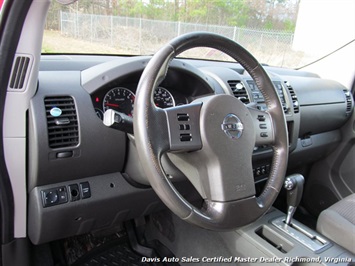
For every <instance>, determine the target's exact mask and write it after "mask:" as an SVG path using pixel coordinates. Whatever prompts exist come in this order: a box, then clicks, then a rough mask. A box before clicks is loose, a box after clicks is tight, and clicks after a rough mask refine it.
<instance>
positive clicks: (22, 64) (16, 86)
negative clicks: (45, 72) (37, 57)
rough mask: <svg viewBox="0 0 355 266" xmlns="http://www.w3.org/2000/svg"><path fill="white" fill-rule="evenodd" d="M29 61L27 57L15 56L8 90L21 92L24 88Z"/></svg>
mask: <svg viewBox="0 0 355 266" xmlns="http://www.w3.org/2000/svg"><path fill="white" fill-rule="evenodd" d="M30 63H31V59H30V57H28V56H17V57H16V59H15V65H14V68H13V70H12V73H11V79H10V85H9V90H11V91H22V90H24V89H25V88H26V86H25V84H26V83H25V82H26V81H27V76H28V75H27V73H28V70H29V66H30Z"/></svg>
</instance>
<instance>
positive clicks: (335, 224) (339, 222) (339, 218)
mask: <svg viewBox="0 0 355 266" xmlns="http://www.w3.org/2000/svg"><path fill="white" fill-rule="evenodd" d="M317 231H318V232H320V233H321V234H323V235H324V236H326V237H328V238H329V239H331V240H332V241H334V242H335V243H337V244H338V245H340V246H342V247H344V248H346V249H347V250H349V251H351V252H352V253H354V254H355V194H352V195H350V196H348V197H346V198H344V199H342V200H340V201H339V202H337V203H335V204H334V205H332V206H330V207H329V208H328V209H326V210H324V211H323V212H322V213H321V214H320V215H319V217H318V222H317Z"/></svg>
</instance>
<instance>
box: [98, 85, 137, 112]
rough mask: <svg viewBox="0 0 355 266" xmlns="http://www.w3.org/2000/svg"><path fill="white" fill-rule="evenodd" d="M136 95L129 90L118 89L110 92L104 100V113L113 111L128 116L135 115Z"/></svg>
mask: <svg viewBox="0 0 355 266" xmlns="http://www.w3.org/2000/svg"><path fill="white" fill-rule="evenodd" d="M134 99H135V95H134V93H133V92H131V91H130V90H129V89H126V88H123V87H118V88H113V89H111V90H109V91H108V92H107V93H106V95H105V97H104V100H103V110H104V112H105V111H106V110H108V109H113V110H115V111H117V112H121V113H124V114H126V115H128V116H132V115H133V107H134Z"/></svg>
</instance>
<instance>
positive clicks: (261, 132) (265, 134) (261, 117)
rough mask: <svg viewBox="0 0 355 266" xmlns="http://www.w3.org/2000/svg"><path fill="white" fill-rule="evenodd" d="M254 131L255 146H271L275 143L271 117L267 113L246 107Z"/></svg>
mask: <svg viewBox="0 0 355 266" xmlns="http://www.w3.org/2000/svg"><path fill="white" fill-rule="evenodd" d="M248 109H249V112H250V114H251V115H252V119H253V122H254V129H255V146H261V145H273V144H274V142H275V135H274V128H273V124H272V119H271V115H270V114H269V113H268V112H264V111H260V110H258V109H255V108H252V107H248Z"/></svg>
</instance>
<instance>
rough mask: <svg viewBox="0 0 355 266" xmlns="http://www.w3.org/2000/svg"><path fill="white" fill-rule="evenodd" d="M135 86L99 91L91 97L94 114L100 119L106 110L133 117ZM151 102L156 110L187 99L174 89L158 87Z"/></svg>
mask: <svg viewBox="0 0 355 266" xmlns="http://www.w3.org/2000/svg"><path fill="white" fill-rule="evenodd" d="M136 87H137V86H136V85H129V84H125V85H119V86H114V87H110V88H105V89H101V90H100V91H98V92H96V93H94V94H93V95H92V96H91V97H92V100H93V104H94V107H95V112H96V114H97V116H98V117H99V118H100V119H103V114H104V113H105V111H107V110H108V109H113V110H115V111H117V112H120V113H124V114H126V115H128V116H131V117H133V116H134V102H135V97H136V95H135V92H136ZM153 102H154V104H155V105H156V106H157V107H158V108H162V109H164V108H169V107H174V106H176V105H182V104H186V103H187V98H186V97H185V96H184V95H182V94H181V93H179V92H177V91H175V90H174V89H168V88H166V87H163V86H159V87H157V88H156V89H155V91H154V94H153Z"/></svg>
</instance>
